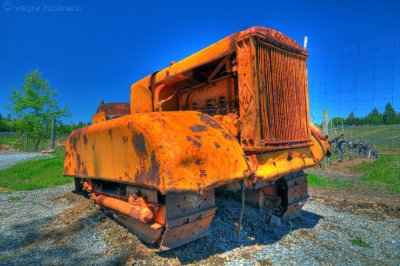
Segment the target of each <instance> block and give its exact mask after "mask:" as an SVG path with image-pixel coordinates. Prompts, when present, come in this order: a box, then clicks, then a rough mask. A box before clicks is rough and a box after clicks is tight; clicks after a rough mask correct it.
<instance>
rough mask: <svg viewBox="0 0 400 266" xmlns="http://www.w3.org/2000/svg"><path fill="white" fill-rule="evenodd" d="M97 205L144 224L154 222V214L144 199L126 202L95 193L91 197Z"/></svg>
mask: <svg viewBox="0 0 400 266" xmlns="http://www.w3.org/2000/svg"><path fill="white" fill-rule="evenodd" d="M90 198H91V199H93V200H94V201H95V202H96V203H97V204H99V205H101V206H104V207H107V208H109V209H112V210H114V211H117V212H119V213H122V214H124V215H126V216H129V217H132V218H134V219H136V220H138V221H140V222H142V223H145V224H147V223H150V222H152V221H153V220H154V217H155V216H154V214H153V212H152V211H151V210H150V209H149V207H147V205H146V203H145V202H144V200H143V198H137V199H135V200H130V202H129V203H128V202H126V201H123V200H119V199H114V198H110V197H107V196H104V195H96V194H94V193H92V194H91V196H90Z"/></svg>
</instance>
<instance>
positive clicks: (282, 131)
mask: <svg viewBox="0 0 400 266" xmlns="http://www.w3.org/2000/svg"><path fill="white" fill-rule="evenodd" d="M257 60H258V61H257V62H258V64H257V67H258V81H259V84H258V85H259V90H260V91H259V93H260V110H261V121H262V129H261V131H262V132H261V134H262V139H263V145H264V146H265V148H267V149H269V150H278V149H287V148H291V147H293V148H294V147H302V146H309V145H310V144H311V143H310V130H309V114H308V107H307V105H308V103H307V71H306V58H305V57H304V56H301V55H298V54H295V53H293V52H290V51H286V50H283V49H281V48H278V47H275V46H272V45H270V44H268V43H265V42H263V41H262V40H258V43H257Z"/></svg>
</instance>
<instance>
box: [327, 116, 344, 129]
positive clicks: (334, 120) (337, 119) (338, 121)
mask: <svg viewBox="0 0 400 266" xmlns="http://www.w3.org/2000/svg"><path fill="white" fill-rule="evenodd" d="M345 122H346V120H345V119H344V118H343V117H334V118H332V119H331V122H330V123H329V124H331V125H332V126H334V127H337V126H341V125H342V124H346V123H345Z"/></svg>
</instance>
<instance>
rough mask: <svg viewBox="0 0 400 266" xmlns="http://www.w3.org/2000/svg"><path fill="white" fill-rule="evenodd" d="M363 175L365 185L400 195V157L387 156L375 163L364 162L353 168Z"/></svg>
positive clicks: (394, 155)
mask: <svg viewBox="0 0 400 266" xmlns="http://www.w3.org/2000/svg"><path fill="white" fill-rule="evenodd" d="M352 171H354V172H356V173H360V174H361V178H360V181H361V182H363V183H364V185H368V186H371V187H376V188H384V189H389V190H393V191H395V192H398V193H400V155H396V154H385V155H380V156H379V158H378V159H377V160H375V161H373V162H362V163H361V164H359V165H356V166H354V167H353V168H352Z"/></svg>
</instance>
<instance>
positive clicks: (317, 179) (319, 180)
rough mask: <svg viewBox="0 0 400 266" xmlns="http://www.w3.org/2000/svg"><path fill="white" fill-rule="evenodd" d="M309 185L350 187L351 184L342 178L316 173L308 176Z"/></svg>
mask: <svg viewBox="0 0 400 266" xmlns="http://www.w3.org/2000/svg"><path fill="white" fill-rule="evenodd" d="M307 180H308V185H309V186H310V187H332V188H349V187H351V185H350V184H349V183H348V182H347V181H345V180H340V179H334V178H329V177H325V176H321V175H316V174H309V175H308V176H307Z"/></svg>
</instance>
